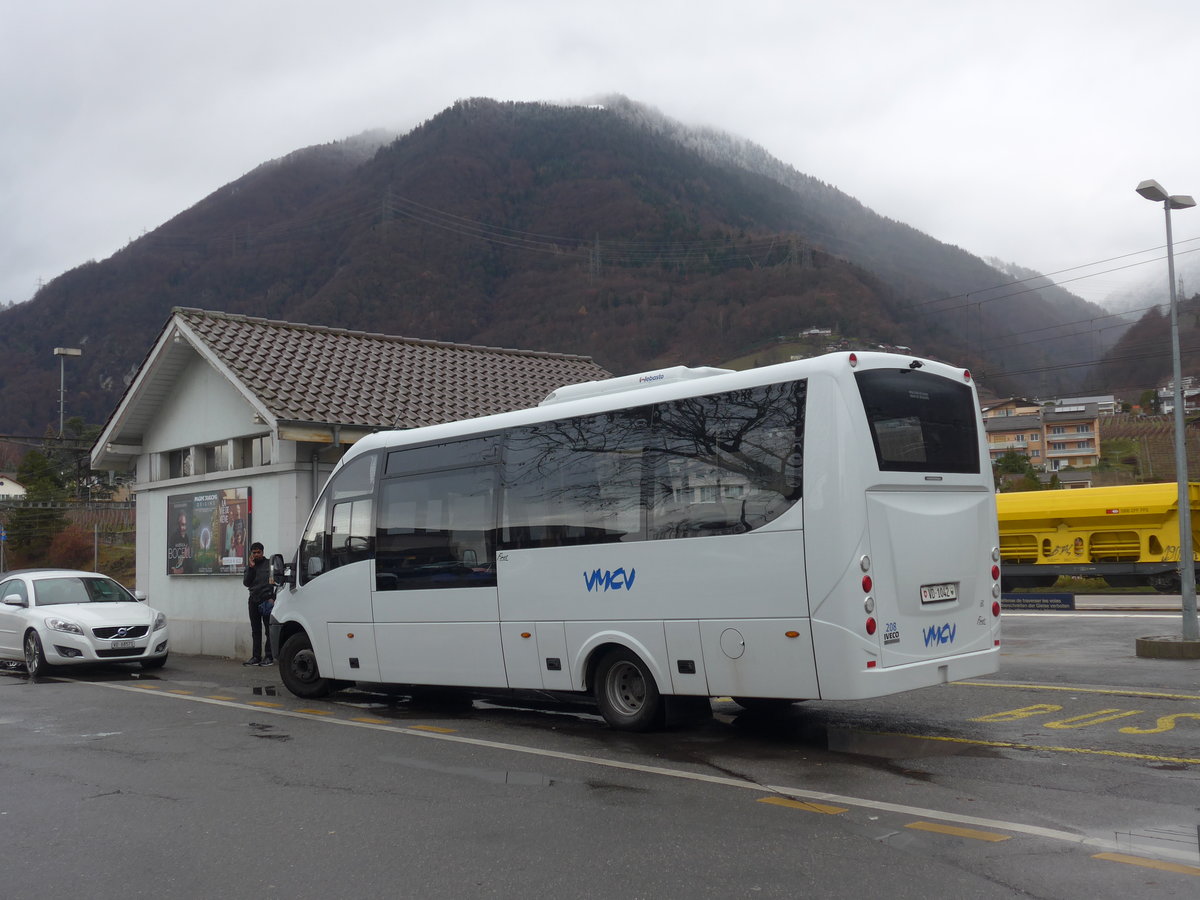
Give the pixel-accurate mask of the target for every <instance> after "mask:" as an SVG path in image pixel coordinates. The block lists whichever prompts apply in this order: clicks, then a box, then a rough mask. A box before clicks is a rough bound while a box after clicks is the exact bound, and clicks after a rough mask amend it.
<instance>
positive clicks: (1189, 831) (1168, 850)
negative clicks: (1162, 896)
mask: <svg viewBox="0 0 1200 900" xmlns="http://www.w3.org/2000/svg"><path fill="white" fill-rule="evenodd" d="M1110 834H1111V837H1112V839H1113V840H1114V841H1115V842H1116V844H1117V847H1118V848H1119V849H1121V850H1125V851H1128V852H1131V853H1136V852H1139V851H1140V852H1142V853H1146V852H1148V851H1149V852H1153V853H1159V854H1161V855H1163V856H1169V857H1171V858H1172V859H1188V860H1193V861H1195V860H1200V824H1197V825H1138V826H1136V827H1132V828H1129V829H1128V830H1126V831H1113V832H1111V833H1110ZM1109 836H1110V835H1109V834H1106V835H1104V837H1109Z"/></svg>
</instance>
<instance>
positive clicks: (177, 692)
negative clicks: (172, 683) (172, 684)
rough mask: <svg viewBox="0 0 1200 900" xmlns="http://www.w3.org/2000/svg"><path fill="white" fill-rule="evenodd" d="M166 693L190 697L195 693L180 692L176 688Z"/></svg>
mask: <svg viewBox="0 0 1200 900" xmlns="http://www.w3.org/2000/svg"><path fill="white" fill-rule="evenodd" d="M167 693H168V694H187V695H189V696H190V695H191V694H194V693H195V691H181V690H179V689H178V688H171V689H170V690H168V691H167Z"/></svg>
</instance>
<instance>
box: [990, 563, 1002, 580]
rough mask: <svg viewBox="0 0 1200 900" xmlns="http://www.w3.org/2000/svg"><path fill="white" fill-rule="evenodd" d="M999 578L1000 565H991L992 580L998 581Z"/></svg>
mask: <svg viewBox="0 0 1200 900" xmlns="http://www.w3.org/2000/svg"><path fill="white" fill-rule="evenodd" d="M999 580H1000V567H999V566H992V581H999Z"/></svg>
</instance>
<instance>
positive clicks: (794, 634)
mask: <svg viewBox="0 0 1200 900" xmlns="http://www.w3.org/2000/svg"><path fill="white" fill-rule="evenodd" d="M784 635H786V636H787V637H790V638H798V637H800V632H798V631H785V632H784Z"/></svg>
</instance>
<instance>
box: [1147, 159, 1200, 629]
mask: <svg viewBox="0 0 1200 900" xmlns="http://www.w3.org/2000/svg"><path fill="white" fill-rule="evenodd" d="M1137 192H1138V193H1139V194H1141V195H1142V196H1143V197H1145V198H1146V199H1147V200H1153V201H1154V202H1155V203H1161V204H1162V205H1163V212H1164V213H1165V214H1166V217H1167V278H1168V279H1170V288H1171V365H1172V366H1173V368H1174V374H1175V480H1176V481H1178V482H1179V583H1180V593H1181V594H1182V596H1183V639H1184V640H1185V641H1195V640H1200V626H1198V625H1197V622H1196V568H1195V563H1194V562H1193V560H1192V504H1191V501H1190V491H1189V487H1188V471H1187V441H1186V440H1185V428H1186V421H1185V416H1184V413H1183V400H1184V394H1183V367H1182V364H1181V362H1180V354H1179V310H1178V306H1179V302H1178V300H1177V299H1176V297H1175V248H1174V247H1173V245H1172V241H1171V210H1173V209H1188V208H1189V207H1192V206H1195V205H1196V201H1195V200H1193V199H1192V198H1191V197H1189V196H1188V195H1186V194H1174V195H1170V194H1168V193H1167V192H1166V191H1165V190H1163V186H1162V185H1161V184H1159V183H1158V182H1157V181H1155V180H1154V179H1147V180H1146V181H1143V182H1142V183H1141V184H1139V185H1138V186H1137Z"/></svg>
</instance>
